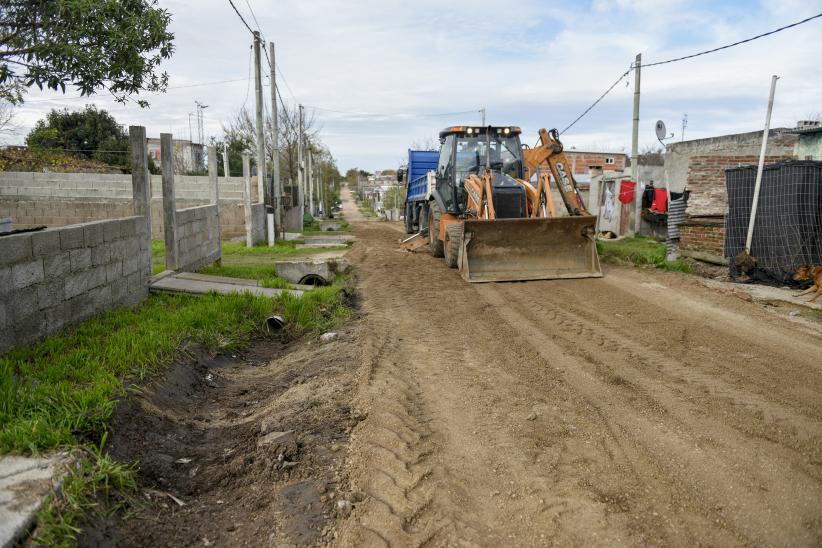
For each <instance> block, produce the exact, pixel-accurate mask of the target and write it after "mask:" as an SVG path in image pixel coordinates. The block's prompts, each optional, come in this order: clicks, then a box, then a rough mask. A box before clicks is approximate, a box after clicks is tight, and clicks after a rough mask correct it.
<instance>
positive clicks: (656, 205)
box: [651, 188, 668, 213]
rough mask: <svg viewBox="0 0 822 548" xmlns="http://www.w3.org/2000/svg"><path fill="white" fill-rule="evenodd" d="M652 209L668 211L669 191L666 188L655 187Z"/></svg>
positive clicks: (660, 211)
mask: <svg viewBox="0 0 822 548" xmlns="http://www.w3.org/2000/svg"><path fill="white" fill-rule="evenodd" d="M651 211H656V212H657V213H665V212H667V211H668V191H667V190H665V189H664V188H655V189H654V201H653V202H651Z"/></svg>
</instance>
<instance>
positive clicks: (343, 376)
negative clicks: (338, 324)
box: [80, 322, 359, 546]
mask: <svg viewBox="0 0 822 548" xmlns="http://www.w3.org/2000/svg"><path fill="white" fill-rule="evenodd" d="M356 340H357V322H353V323H352V324H350V325H349V326H347V327H345V328H344V329H342V330H341V331H340V337H339V339H338V340H336V341H332V342H330V343H325V344H324V343H320V342H316V341H301V342H295V343H292V344H289V345H283V344H282V343H278V342H277V341H275V340H264V341H258V342H256V343H255V344H254V345H253V347H252V348H251V349H250V350H248V351H247V352H243V353H236V352H235V353H233V354H228V355H223V356H219V357H216V358H215V357H211V356H208V355H206V354H199V355H196V356H195V357H194V358H193V359H192V360H191V361H184V362H181V363H178V364H176V365H175V366H173V367H172V368H171V369H170V370H169V371H168V373H167V375H166V376H165V377H164V378H163V379H160V380H158V382H157V383H156V384H155V385H153V386H148V387H144V388H142V389H140V390H139V392H138V393H136V394H135V395H134V397H132V398H131V399H129V400H128V401H125V402H123V403H121V404H120V405H119V406H118V409H117V412H116V416H115V419H114V423H113V426H112V429H113V435H112V437H111V438H110V440H109V444H108V448H109V450H110V451H111V453H112V454H113V455H114V456H115V457H116V458H117V459H118V460H120V461H123V462H132V461H135V460H137V461H139V463H140V469H139V473H138V483H139V491H138V493H137V497H138V499H139V500H138V502H137V504H136V505H135V506H134V508H133V513H132V514H130V515H129V516H127V518H126V519H124V520H123V519H119V518H118V519H107V520H98V521H97V522H96V523H94V524H92V526H90V527H89V528H88V530H87V532H86V534H85V536H84V537H83V538H82V539H81V540H80V545H81V546H280V545H299V546H310V545H322V544H326V543H329V542H332V541H333V539H334V536H335V531H334V524H335V522H336V520H337V518H338V517H339V516H340V515H346V514H347V513H348V511H350V506H348V503H346V502H343V503H342V507H340V506H339V505H338V502H339V501H346V500H349V499H351V498H352V497H351V494H350V493H349V492H348V490H347V487H346V485H347V482H346V479H345V477H344V475H343V473H342V464H343V461H344V460H345V455H346V453H347V446H348V440H349V432H350V430H351V428H352V426H353V425H354V424H355V423H356V419H355V418H352V414H351V408H350V403H351V391H352V389H353V386H354V378H355V373H356V370H357V369H358V367H359V355H358V352H357V350H356V348H357V342H356ZM355 500H356V498H355Z"/></svg>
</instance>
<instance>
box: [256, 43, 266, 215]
mask: <svg viewBox="0 0 822 548" xmlns="http://www.w3.org/2000/svg"><path fill="white" fill-rule="evenodd" d="M261 62H262V60H261V59H260V33H259V31H254V98H255V105H256V108H255V125H256V129H257V133H256V139H257V201H258V202H265V136H264V134H263V83H262V74H261V73H260V63H261Z"/></svg>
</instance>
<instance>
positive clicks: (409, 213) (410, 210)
mask: <svg viewBox="0 0 822 548" xmlns="http://www.w3.org/2000/svg"><path fill="white" fill-rule="evenodd" d="M405 233H406V234H413V233H414V206H413V205H412V204H405Z"/></svg>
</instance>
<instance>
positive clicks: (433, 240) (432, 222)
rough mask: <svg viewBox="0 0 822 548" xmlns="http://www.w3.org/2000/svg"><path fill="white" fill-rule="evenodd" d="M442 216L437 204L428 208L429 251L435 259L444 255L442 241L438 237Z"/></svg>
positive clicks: (432, 203)
mask: <svg viewBox="0 0 822 548" xmlns="http://www.w3.org/2000/svg"><path fill="white" fill-rule="evenodd" d="M440 215H441V213H440V208H439V206H438V205H437V202H431V206H430V207H429V208H428V251H430V252H431V255H433V256H434V257H442V256H443V254H444V252H443V246H442V240H440V239H439V238H438V237H437V236H439V233H440Z"/></svg>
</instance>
